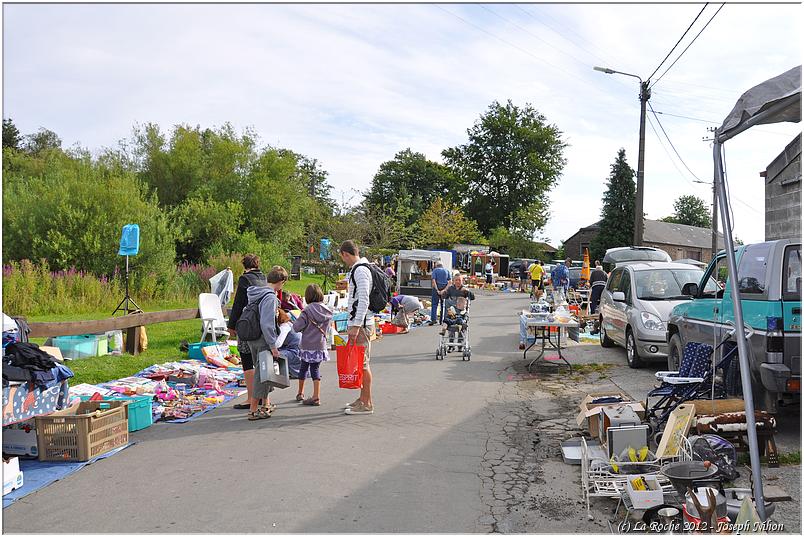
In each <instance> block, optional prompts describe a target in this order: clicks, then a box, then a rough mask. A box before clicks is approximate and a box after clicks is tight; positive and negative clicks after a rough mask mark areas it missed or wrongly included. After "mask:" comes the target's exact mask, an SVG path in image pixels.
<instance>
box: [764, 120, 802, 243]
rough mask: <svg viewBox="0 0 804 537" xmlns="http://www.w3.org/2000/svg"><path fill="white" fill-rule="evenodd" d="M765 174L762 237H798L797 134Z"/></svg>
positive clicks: (799, 160)
mask: <svg viewBox="0 0 804 537" xmlns="http://www.w3.org/2000/svg"><path fill="white" fill-rule="evenodd" d="M765 174H766V178H765V240H766V241H772V240H777V239H789V238H801V135H800V134H799V135H798V136H797V137H796V138H795V139H794V140H793V141H792V142H790V144H788V146H787V147H786V148H785V150H784V151H782V153H781V154H780V155H779V156H778V157H776V159H775V160H774V161H773V162H772V163H771V164H770V165H768V169H767V171H766V172H765Z"/></svg>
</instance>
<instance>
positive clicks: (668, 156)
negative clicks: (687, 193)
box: [645, 116, 695, 188]
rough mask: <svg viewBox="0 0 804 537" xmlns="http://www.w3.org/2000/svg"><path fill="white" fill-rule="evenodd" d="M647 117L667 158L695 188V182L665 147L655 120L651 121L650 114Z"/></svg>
mask: <svg viewBox="0 0 804 537" xmlns="http://www.w3.org/2000/svg"><path fill="white" fill-rule="evenodd" d="M645 117H646V118H647V120H648V124H649V125H650V128H651V129H652V130H653V133H654V134H655V135H656V139H657V140H659V145H661V146H662V149H664V152H665V154H666V155H667V158H668V159H669V160H670V163H671V164H672V165H673V167H674V168H675V169H676V171H677V172H678V174H679V175H680V176H681V177H682V178H683V179H684V180H685V181H686V182H688V183H689V184H690V186H692V187H693V188H695V184H694V183H693V182H692V181H690V180H689V178H688V177H687V176H686V175H684V172H682V171H681V168H679V167H678V165H677V164H676V161H675V159H674V158H673V157H672V155H670V152H669V151H668V150H667V147H665V145H664V142H663V141H662V137H661V136H659V131H657V130H656V127H654V126H653V121H651V119H650V116H645Z"/></svg>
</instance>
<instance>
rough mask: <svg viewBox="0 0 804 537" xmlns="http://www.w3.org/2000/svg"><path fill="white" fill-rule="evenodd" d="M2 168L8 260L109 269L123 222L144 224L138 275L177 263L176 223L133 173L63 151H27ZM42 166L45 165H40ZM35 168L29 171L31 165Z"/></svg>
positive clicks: (164, 271)
mask: <svg viewBox="0 0 804 537" xmlns="http://www.w3.org/2000/svg"><path fill="white" fill-rule="evenodd" d="M22 158H24V159H25V161H18V162H16V163H15V169H16V171H13V172H10V171H8V170H7V169H6V168H5V166H6V163H5V161H4V170H3V171H4V173H3V187H4V188H3V255H4V258H5V259H6V260H10V261H11V260H14V261H18V260H22V259H31V260H33V261H38V260H40V259H46V260H47V262H48V264H49V266H50V267H51V269H55V270H65V269H69V268H70V267H75V268H77V269H81V270H86V271H90V272H92V273H94V274H98V275H100V274H107V275H108V274H112V273H113V272H114V270H115V266H119V265H118V264H119V263H120V259H119V257H118V256H117V249H118V244H119V240H120V230H121V229H122V227H123V225H124V224H129V223H137V224H139V225H140V253H139V254H138V255H137V256H135V257H133V258H131V264H132V267H133V268H134V269H135V270H136V271H137V273H138V277H143V278H144V277H147V276H148V275H149V274H153V275H155V276H157V277H165V278H167V277H169V275H170V274H172V272H173V271H174V270H175V265H174V259H175V248H174V230H173V227H172V226H171V223H170V221H169V219H168V218H167V216H166V214H165V213H164V212H163V211H161V210H160V209H159V207H158V206H157V203H156V199H155V198H154V197H152V196H150V195H149V194H148V191H147V187H146V186H145V185H143V184H142V183H141V182H140V181H139V180H138V179H137V177H136V176H135V175H134V174H133V173H131V172H123V173H120V172H119V171H116V170H113V169H109V168H106V167H105V166H104V165H102V164H99V163H97V162H92V161H91V160H88V159H81V160H79V159H75V158H72V157H70V156H69V155H66V154H64V153H63V152H61V151H60V150H58V151H51V152H48V154H47V156H46V157H39V156H36V155H27V156H24V157H22ZM40 170H41V171H40ZM32 171H33V172H34V173H31V172H32Z"/></svg>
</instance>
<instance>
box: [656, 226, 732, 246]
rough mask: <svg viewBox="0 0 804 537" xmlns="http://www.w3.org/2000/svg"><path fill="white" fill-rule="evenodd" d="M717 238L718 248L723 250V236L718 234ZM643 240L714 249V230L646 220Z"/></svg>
mask: <svg viewBox="0 0 804 537" xmlns="http://www.w3.org/2000/svg"><path fill="white" fill-rule="evenodd" d="M717 236H718V239H717V247H718V249H720V248H723V247H724V242H723V234H722V233H718V234H717ZM643 240H644V241H645V242H652V243H657V244H673V245H677V246H689V247H691V248H704V249H707V248H711V247H712V230H711V229H710V228H706V227H694V226H686V225H684V224H671V223H669V222H660V221H658V220H648V219H647V218H646V219H645V232H644V235H643Z"/></svg>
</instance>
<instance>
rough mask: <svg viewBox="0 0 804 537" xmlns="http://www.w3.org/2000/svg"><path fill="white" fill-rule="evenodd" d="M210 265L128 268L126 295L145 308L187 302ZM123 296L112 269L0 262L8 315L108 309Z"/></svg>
mask: <svg viewBox="0 0 804 537" xmlns="http://www.w3.org/2000/svg"><path fill="white" fill-rule="evenodd" d="M216 272H217V271H216V270H215V269H214V268H213V267H207V266H202V265H189V264H184V265H180V266H179V267H177V269H176V271H175V273H174V274H170V275H161V276H157V275H155V274H153V273H146V274H139V273H132V274H130V277H129V288H130V290H131V292H130V294H131V295H132V297H133V298H134V299H135V301H136V302H137V304H139V305H140V306H141V307H143V308H146V304H147V305H148V306H150V307H153V306H156V305H159V304H177V303H187V304H192V303H194V302H196V301H197V300H198V293H202V292H204V291H208V290H209V278H210V277H211V276H213V275H214V274H215V273H216ZM124 295H125V275H124V274H123V273H121V272H120V271H115V273H114V274H113V275H112V276H111V277H108V276H105V275H102V276H100V277H98V276H96V275H94V274H91V273H88V272H84V271H81V270H76V269H74V268H71V269H69V270H61V271H51V270H50V267H49V266H48V263H47V262H46V261H44V260H43V261H40V262H39V263H33V262H31V261H29V260H22V261H20V262H13V261H12V262H11V263H9V264H8V265H5V266H4V267H3V312H5V313H6V314H8V315H15V316H16V315H23V316H40V315H53V314H74V313H89V312H95V311H103V310H108V311H110V312H111V311H112V310H113V309H114V308H115V307H116V306H117V304H118V303H119V302H120V300H121V299H122V298H123V296H124Z"/></svg>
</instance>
